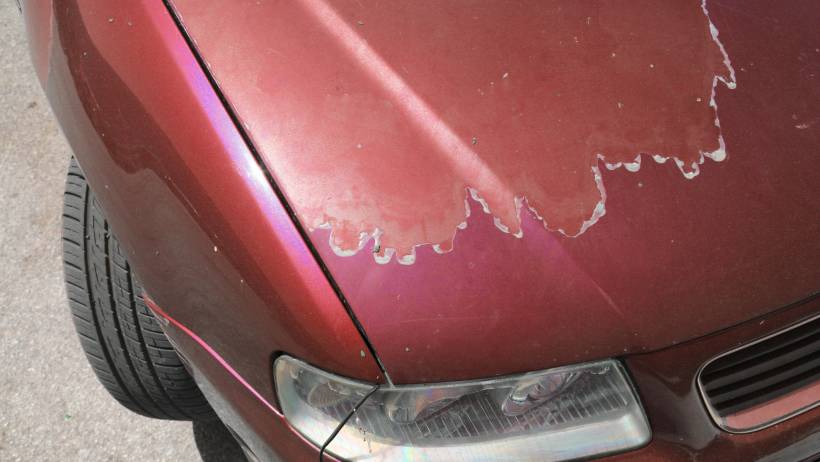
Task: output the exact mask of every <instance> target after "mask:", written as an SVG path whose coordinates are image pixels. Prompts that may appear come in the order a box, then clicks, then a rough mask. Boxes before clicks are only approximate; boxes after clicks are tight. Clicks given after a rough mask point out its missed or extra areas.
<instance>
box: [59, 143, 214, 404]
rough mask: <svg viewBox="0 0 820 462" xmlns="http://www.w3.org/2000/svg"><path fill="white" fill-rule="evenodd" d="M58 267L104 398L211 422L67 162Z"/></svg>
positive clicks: (199, 395) (84, 186)
mask: <svg viewBox="0 0 820 462" xmlns="http://www.w3.org/2000/svg"><path fill="white" fill-rule="evenodd" d="M63 267H64V270H65V282H66V292H67V294H68V305H69V307H70V308H71V313H72V315H73V316H72V317H73V318H74V327H75V328H76V330H77V335H78V336H79V337H80V344H81V345H82V347H83V350H84V351H85V355H86V358H87V359H88V362H89V364H90V365H91V368H92V369H93V370H94V373H95V374H96V375H97V379H99V381H100V383H102V384H103V386H105V388H106V390H108V392H109V393H110V394H111V396H113V397H114V398H116V399H117V401H119V402H120V403H121V404H122V405H123V406H125V407H127V408H128V409H130V410H132V411H134V412H136V413H137V414H141V415H144V416H147V417H154V418H158V419H170V420H210V419H212V418H214V417H215V415H214V413H213V410H212V409H211V407H210V406H209V405H208V402H207V401H206V400H205V397H204V396H203V395H202V392H200V390H199V388H198V387H197V386H196V383H194V380H193V379H192V378H191V376H190V375H189V374H188V371H187V370H186V369H185V367H184V366H183V364H182V361H181V360H180V358H179V356H178V355H177V353H176V351H175V350H174V348H173V346H172V345H171V344H170V342H169V341H168V339H167V338H166V337H165V334H164V333H163V332H162V330H161V329H160V327H159V324H158V323H157V320H156V318H154V315H153V314H152V313H151V311H150V310H149V309H148V307H147V306H146V305H145V302H144V301H143V299H142V287H141V286H140V283H139V282H138V280H137V278H136V276H135V275H134V273H133V272H132V271H131V268H130V266H129V264H128V260H127V258H126V256H125V253H124V252H123V250H122V249H121V248H120V245H119V242H118V241H117V238H116V237H114V235H113V234H112V233H111V232H110V230H109V228H108V222H107V221H106V219H105V214H104V213H103V210H102V208H101V207H100V204H99V202H97V198H96V197H95V196H94V193H93V192H92V191H91V189H90V188H89V186H88V183H87V182H86V180H85V176H84V175H83V172H82V170H80V167H79V165H78V164H77V162H76V161H75V160H74V159H73V158H72V159H71V163H70V165H69V169H68V178H67V179H66V185H65V194H64V196H63Z"/></svg>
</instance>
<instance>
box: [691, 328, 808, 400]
mask: <svg viewBox="0 0 820 462" xmlns="http://www.w3.org/2000/svg"><path fill="white" fill-rule="evenodd" d="M818 350H820V333H817V334H814V335H810V336H807V337H805V338H803V339H801V340H800V341H798V342H793V343H790V344H788V345H786V346H784V347H782V348H778V349H776V350H772V351H770V352H768V353H766V354H763V355H760V356H759V357H758V358H757V359H756V360H747V361H743V362H741V363H738V364H735V365H734V366H732V367H727V368H724V369H722V370H720V371H718V372H713V373H711V374H709V376H708V377H707V376H706V375H704V376H703V377H704V379H703V380H704V381H708V383H709V385H708V386H707V387H704V388H705V389H706V391H709V392H711V391H712V390H714V389H717V388H720V387H723V386H726V385H730V384H733V383H737V382H739V381H741V380H743V379H744V378H746V377H749V376H754V375H758V374H761V373H765V372H766V371H769V370H772V369H774V368H776V367H778V365H780V364H783V363H786V362H792V361H796V360H798V359H800V358H804V357H805V356H809V355H811V354H812V353H814V352H817V351H818Z"/></svg>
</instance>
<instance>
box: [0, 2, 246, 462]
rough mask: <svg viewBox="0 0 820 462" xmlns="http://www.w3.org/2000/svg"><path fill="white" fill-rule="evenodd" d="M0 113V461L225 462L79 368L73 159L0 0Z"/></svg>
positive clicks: (180, 425)
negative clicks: (69, 210)
mask: <svg viewBox="0 0 820 462" xmlns="http://www.w3.org/2000/svg"><path fill="white" fill-rule="evenodd" d="M0 108H2V110H0V173H1V174H2V175H1V176H0V212H2V215H3V218H1V219H0V461H57V460H59V461H132V460H134V461H136V460H140V461H197V460H203V459H204V460H206V461H212V460H230V459H233V458H234V457H233V455H235V454H236V453H235V452H233V445H232V442H230V441H229V440H228V439H227V438H226V437H225V434H224V433H223V429H222V428H221V427H220V426H218V425H213V424H210V425H198V426H197V427H196V428H194V426H193V425H192V424H191V423H190V422H167V421H161V420H154V419H149V418H146V417H141V416H138V415H136V414H132V413H131V412H129V411H127V410H126V409H125V408H122V407H120V405H119V404H117V402H116V401H114V400H113V399H112V398H111V397H110V396H109V395H108V393H107V392H106V391H105V389H104V388H103V387H102V385H100V384H99V383H98V382H97V379H96V378H95V376H94V374H93V372H92V371H91V368H90V367H89V366H88V364H87V363H86V360H85V356H84V355H83V353H82V350H81V349H80V344H79V341H78V340H77V337H76V335H75V333H74V327H73V325H72V323H71V316H70V315H69V311H68V307H67V304H66V298H65V289H64V287H63V276H62V263H61V260H62V259H61V240H60V228H61V226H60V216H61V207H62V193H63V183H64V179H65V174H66V169H67V167H68V160H69V157H70V155H71V154H70V153H71V151H70V148H69V146H68V144H67V143H66V141H65V139H64V138H63V136H62V134H61V133H60V130H59V128H58V126H57V124H56V122H55V120H54V118H53V116H52V114H51V111H50V109H49V107H48V103H47V101H46V99H45V95H44V93H43V91H42V89H41V88H40V86H39V84H38V82H37V79H36V77H35V75H34V70H33V67H32V65H31V60H30V58H29V55H28V49H27V46H26V39H25V34H24V25H23V21H22V17H21V16H20V14H19V13H18V11H17V7H16V5H15V2H14V1H13V0H0ZM194 433H196V436H197V440H198V441H199V442H200V446H201V447H202V448H203V452H202V455H201V456H200V453H199V451H198V450H197V445H196V442H195V438H194Z"/></svg>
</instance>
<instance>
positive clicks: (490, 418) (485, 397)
mask: <svg viewBox="0 0 820 462" xmlns="http://www.w3.org/2000/svg"><path fill="white" fill-rule="evenodd" d="M274 370H275V378H276V386H277V393H278V396H279V403H280V404H281V406H282V411H283V412H284V414H285V417H286V418H287V420H288V421H289V422H290V424H291V425H292V426H293V427H294V428H295V429H296V430H297V431H299V432H300V433H301V434H302V435H304V436H305V437H306V438H307V439H309V440H310V441H312V442H313V443H314V444H316V445H317V446H322V444H324V442H325V441H326V440H327V438H328V437H329V436H330V434H331V433H333V431H334V430H335V429H336V427H337V426H338V425H339V423H340V422H342V421H343V420H344V419H345V417H347V415H348V414H350V412H351V411H352V410H353V408H354V406H355V405H356V404H357V403H359V402H360V401H361V399H362V398H363V397H364V396H365V395H367V393H368V392H369V391H371V390H372V388H373V385H371V384H367V383H363V382H358V381H354V380H349V379H346V378H343V377H339V376H336V375H333V374H330V373H327V372H324V371H322V370H321V369H317V368H315V367H313V366H311V365H309V364H306V363H304V362H302V361H299V360H297V359H294V358H291V357H288V356H281V357H279V358H278V359H277V360H276V363H275V365H274ZM649 437H650V431H649V426H648V424H647V421H646V417H645V416H644V414H643V411H642V409H641V406H640V403H639V402H638V399H637V397H636V396H635V393H634V391H633V390H632V387H631V386H630V383H629V381H628V379H627V377H626V374H625V373H624V370H623V368H622V367H621V365H620V363H618V362H617V361H613V360H608V361H600V362H595V363H587V364H581V365H576V366H569V367H560V368H556V369H550V370H546V371H542V372H533V373H529V374H523V375H518V376H514V377H506V378H501V379H495V380H483V381H469V382H453V383H442V384H431V385H413V386H398V387H393V388H386V387H385V388H380V389H379V390H377V391H376V392H375V393H373V394H372V395H371V396H370V397H369V398H368V399H367V400H366V401H365V402H364V404H362V405H361V407H360V408H359V409H358V410H357V411H356V413H355V414H354V415H353V416H352V418H350V420H349V421H348V423H347V424H346V425H345V426H344V428H342V430H341V431H340V432H339V434H338V435H337V436H336V437H335V439H334V440H333V442H332V443H331V444H330V445H329V446H328V452H330V453H332V454H334V455H336V456H338V457H341V458H343V459H350V460H426V461H438V460H440V461H458V460H486V461H495V460H507V461H525V460H539V461H543V460H555V461H558V460H568V459H575V458H579V457H588V456H592V455H601V454H605V453H612V452H616V451H623V450H626V449H631V448H635V447H638V446H641V445H643V444H645V443H647V442H648V441H649Z"/></svg>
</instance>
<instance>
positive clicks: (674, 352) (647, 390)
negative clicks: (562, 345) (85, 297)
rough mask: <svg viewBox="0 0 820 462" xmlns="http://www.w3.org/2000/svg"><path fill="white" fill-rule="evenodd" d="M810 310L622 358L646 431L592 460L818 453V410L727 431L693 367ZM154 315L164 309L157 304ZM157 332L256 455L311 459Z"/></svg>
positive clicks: (275, 416) (767, 460)
mask: <svg viewBox="0 0 820 462" xmlns="http://www.w3.org/2000/svg"><path fill="white" fill-rule="evenodd" d="M818 310H820V298H817V297H815V298H814V299H813V300H810V301H807V302H804V303H801V304H798V305H796V306H792V307H789V308H788V309H785V310H781V311H779V312H777V313H773V314H770V315H768V316H766V317H764V318H761V319H755V320H751V321H748V322H746V323H743V324H742V325H740V326H736V327H734V328H732V329H728V330H726V331H723V332H720V333H717V334H714V335H710V336H707V337H704V338H702V339H697V340H693V341H690V342H686V343H684V344H681V345H677V346H674V347H670V348H667V349H664V350H661V351H657V352H653V353H646V354H640V355H634V356H632V357H629V358H628V359H627V360H626V363H627V366H628V367H629V369H630V370H631V371H632V375H633V380H634V382H635V385H636V387H637V389H638V392H639V394H640V395H641V401H642V402H643V404H644V408H645V410H646V412H647V416H648V417H649V420H650V424H651V425H652V430H653V438H652V441H651V442H650V443H649V444H648V445H647V446H646V447H643V448H640V449H637V450H635V451H629V452H626V453H623V454H618V455H614V456H609V457H604V458H601V459H596V460H601V461H602V462H603V461H607V462H688V461H691V460H693V459H696V460H698V461H703V462H725V461H744V462H771V461H781V460H782V461H802V460H808V459H809V458H811V457H812V456H815V455H817V454H818V453H820V409H815V410H813V411H809V412H807V413H805V414H802V415H799V416H797V417H794V418H792V419H789V420H787V421H784V422H781V423H779V424H777V425H775V426H773V427H770V428H767V429H764V430H761V431H758V432H755V433H751V434H745V435H736V434H730V433H726V432H723V431H721V430H720V429H718V428H717V427H716V426H715V425H714V424H713V422H712V420H711V417H710V416H709V414H708V412H707V411H706V409H705V407H704V405H703V402H702V401H701V399H700V394H699V392H698V389H697V383H696V374H697V371H698V370H699V368H700V366H701V365H702V364H703V363H705V362H706V361H707V360H709V359H711V358H712V357H714V356H716V355H717V354H719V353H722V352H724V351H727V350H730V349H732V348H734V347H735V346H737V345H738V344H740V343H743V342H747V341H749V340H753V339H756V338H760V337H765V336H767V335H770V334H772V333H774V332H777V331H780V330H782V329H784V328H787V327H788V326H790V325H793V324H796V323H799V322H801V321H802V320H804V319H806V318H808V317H811V316H813V315H815V314H816V313H817V312H818ZM157 314H158V315H159V316H164V313H163V312H162V311H159V312H158V313H157ZM165 331H166V333H167V334H168V336H169V337H170V338H171V339H173V340H174V342H175V344H177V345H178V346H180V349H181V350H182V351H184V352H185V355H186V357H187V358H188V359H189V361H190V362H191V363H192V364H193V365H194V369H195V370H194V372H195V377H196V378H197V381H198V383H201V384H203V385H202V388H203V391H204V392H205V393H206V396H208V399H209V401H211V402H212V403H216V406H217V409H218V410H220V411H221V412H220V415H227V416H228V417H227V420H228V422H227V423H228V425H230V426H231V428H232V429H234V431H236V432H237V433H239V435H240V437H241V438H242V439H243V441H244V442H245V443H246V444H248V445H249V446H250V447H252V448H254V451H255V452H256V453H257V454H258V455H268V456H273V457H280V458H282V459H283V460H294V461H296V460H306V461H307V460H315V459H316V456H317V454H318V450H317V449H316V448H315V447H314V446H312V445H311V444H310V443H308V442H306V441H304V440H303V439H302V438H301V437H300V436H299V434H298V433H297V432H296V431H295V430H292V429H290V428H289V427H288V426H287V422H286V421H285V420H284V418H283V417H282V416H281V414H279V413H278V412H275V411H272V410H270V409H268V408H266V407H265V406H264V405H260V403H259V401H258V400H255V399H254V398H253V393H252V392H249V391H248V390H247V389H246V388H245V387H244V386H243V385H242V384H241V383H240V382H239V381H237V380H236V379H235V378H234V377H232V376H231V375H230V373H229V371H228V370H227V369H226V368H224V367H223V366H222V365H221V364H220V363H219V358H217V357H215V356H214V355H213V354H211V353H209V351H208V350H209V347H208V346H207V345H206V344H205V345H204V344H203V343H202V342H201V341H198V339H197V336H196V334H195V333H193V332H190V330H189V329H187V328H186V327H185V326H182V325H180V324H179V323H178V322H175V321H172V320H169V324H168V325H167V326H166V327H165ZM226 398H227V399H226ZM223 407H224V408H226V409H223ZM274 460H275V459H274Z"/></svg>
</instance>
